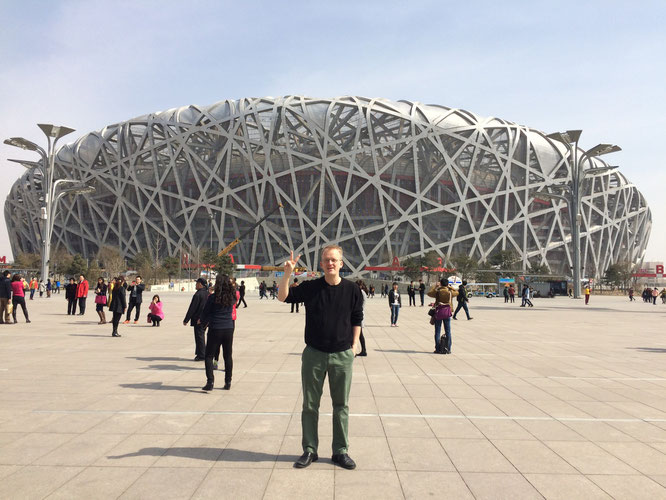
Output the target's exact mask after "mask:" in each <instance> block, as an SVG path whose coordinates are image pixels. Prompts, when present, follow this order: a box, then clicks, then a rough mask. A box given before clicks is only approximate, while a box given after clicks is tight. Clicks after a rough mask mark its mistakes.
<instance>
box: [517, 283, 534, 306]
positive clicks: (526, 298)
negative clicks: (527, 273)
mask: <svg viewBox="0 0 666 500" xmlns="http://www.w3.org/2000/svg"><path fill="white" fill-rule="evenodd" d="M531 296H532V289H531V288H530V287H529V286H528V285H525V286H524V287H523V294H522V299H523V303H522V304H521V305H520V307H525V306H529V307H534V304H532V301H531V300H530V298H531Z"/></svg>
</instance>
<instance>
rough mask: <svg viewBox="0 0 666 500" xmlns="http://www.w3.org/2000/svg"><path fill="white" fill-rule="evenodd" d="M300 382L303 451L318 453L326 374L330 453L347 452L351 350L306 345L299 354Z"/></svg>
mask: <svg viewBox="0 0 666 500" xmlns="http://www.w3.org/2000/svg"><path fill="white" fill-rule="evenodd" d="M301 360H302V363H301V381H302V383H303V412H302V413H301V425H302V427H303V451H304V452H308V451H309V452H310V453H317V448H318V446H319V432H318V427H319V402H320V401H321V393H322V390H323V388H324V379H325V378H326V375H328V388H329V391H330V393H331V400H332V402H333V444H332V447H333V454H334V455H336V454H339V453H347V449H348V448H349V439H348V432H347V431H348V423H349V406H348V405H347V403H348V401H349V390H350V389H351V381H352V365H353V363H354V352H353V351H352V350H351V349H347V350H346V351H341V352H333V353H328V352H322V351H318V350H317V349H314V348H312V347H310V346H306V347H305V350H304V351H303V355H302V357H301Z"/></svg>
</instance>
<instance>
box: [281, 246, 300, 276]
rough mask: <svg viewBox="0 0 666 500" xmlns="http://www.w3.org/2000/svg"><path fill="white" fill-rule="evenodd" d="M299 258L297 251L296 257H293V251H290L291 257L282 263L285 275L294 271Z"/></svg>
mask: <svg viewBox="0 0 666 500" xmlns="http://www.w3.org/2000/svg"><path fill="white" fill-rule="evenodd" d="M300 258H301V254H300V253H299V254H298V255H297V256H296V258H295V259H294V251H293V250H292V251H291V257H290V258H289V260H287V261H286V262H285V263H284V273H285V275H287V276H288V275H290V274H291V273H293V272H294V269H296V264H297V263H298V259H300Z"/></svg>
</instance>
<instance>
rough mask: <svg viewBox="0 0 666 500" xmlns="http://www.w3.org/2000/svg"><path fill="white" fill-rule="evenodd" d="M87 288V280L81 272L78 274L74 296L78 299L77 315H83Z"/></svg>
mask: <svg viewBox="0 0 666 500" xmlns="http://www.w3.org/2000/svg"><path fill="white" fill-rule="evenodd" d="M88 290H89V285H88V280H87V279H86V277H85V276H84V275H83V274H81V275H80V276H79V284H78V285H77V287H76V298H77V299H78V301H79V316H83V315H84V314H85V313H86V299H87V298H88Z"/></svg>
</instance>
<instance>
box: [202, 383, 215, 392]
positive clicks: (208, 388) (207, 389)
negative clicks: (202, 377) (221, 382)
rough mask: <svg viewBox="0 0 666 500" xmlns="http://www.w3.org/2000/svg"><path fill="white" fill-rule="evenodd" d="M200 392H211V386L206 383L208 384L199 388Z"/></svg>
mask: <svg viewBox="0 0 666 500" xmlns="http://www.w3.org/2000/svg"><path fill="white" fill-rule="evenodd" d="M201 390H202V391H206V392H208V391H212V390H213V384H210V383H208V384H206V385H204V386H203V387H202V388H201Z"/></svg>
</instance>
